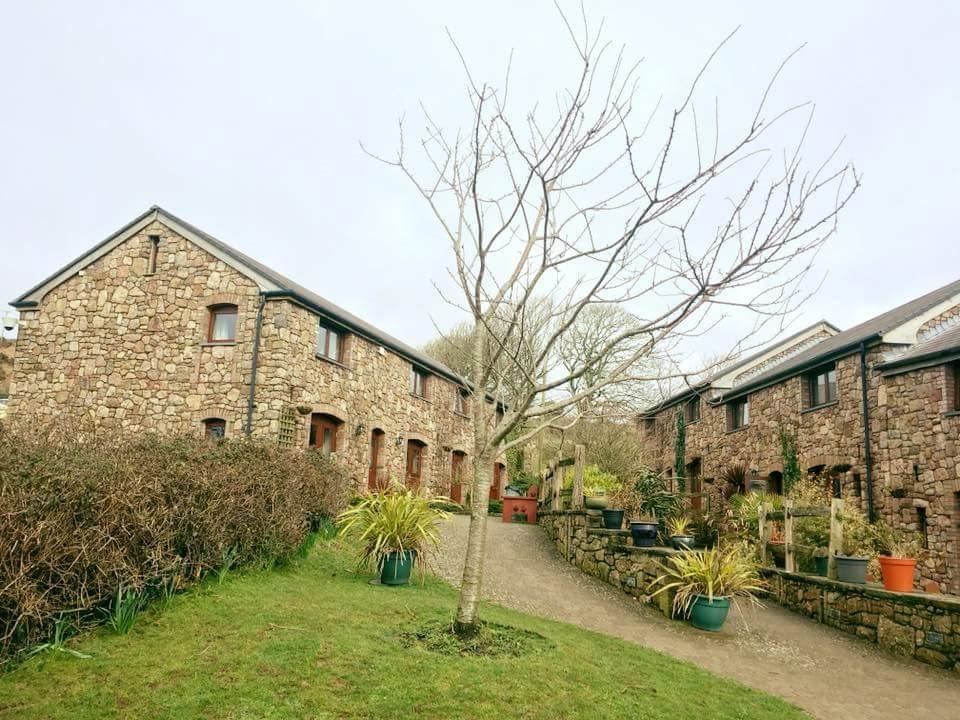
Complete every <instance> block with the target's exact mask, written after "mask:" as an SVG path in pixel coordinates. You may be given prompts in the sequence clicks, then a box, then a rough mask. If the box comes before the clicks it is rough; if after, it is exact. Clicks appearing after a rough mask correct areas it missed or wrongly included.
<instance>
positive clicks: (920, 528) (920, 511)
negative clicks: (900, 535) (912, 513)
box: [917, 507, 930, 549]
mask: <svg viewBox="0 0 960 720" xmlns="http://www.w3.org/2000/svg"><path fill="white" fill-rule="evenodd" d="M917 532H919V533H920V542H921V543H923V547H924V549H926V548H928V547H930V544H929V541H928V537H927V509H926V508H925V507H918V508H917Z"/></svg>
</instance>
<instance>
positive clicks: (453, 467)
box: [450, 450, 467, 503]
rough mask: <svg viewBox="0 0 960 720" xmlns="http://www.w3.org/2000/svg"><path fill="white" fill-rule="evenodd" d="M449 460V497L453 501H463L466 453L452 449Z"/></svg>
mask: <svg viewBox="0 0 960 720" xmlns="http://www.w3.org/2000/svg"><path fill="white" fill-rule="evenodd" d="M451 458H452V459H451V461H450V499H451V500H453V501H454V502H455V503H462V502H463V466H464V462H465V461H466V458H467V455H466V453H462V452H460V451H458V450H454V451H453V453H452V455H451Z"/></svg>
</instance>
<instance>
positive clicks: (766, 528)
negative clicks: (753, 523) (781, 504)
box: [758, 503, 773, 565]
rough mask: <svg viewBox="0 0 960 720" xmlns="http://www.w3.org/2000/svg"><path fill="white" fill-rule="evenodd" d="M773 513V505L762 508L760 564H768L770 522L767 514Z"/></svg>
mask: <svg viewBox="0 0 960 720" xmlns="http://www.w3.org/2000/svg"><path fill="white" fill-rule="evenodd" d="M772 511H773V504H772V503H763V505H761V506H760V510H759V511H758V514H759V525H760V564H761V565H766V564H767V552H768V551H769V550H770V548H769V545H770V522H768V521H767V513H769V512H772Z"/></svg>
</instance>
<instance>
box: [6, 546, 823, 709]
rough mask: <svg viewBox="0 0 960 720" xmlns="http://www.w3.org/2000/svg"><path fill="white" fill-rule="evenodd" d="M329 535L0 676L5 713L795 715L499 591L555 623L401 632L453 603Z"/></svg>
mask: <svg viewBox="0 0 960 720" xmlns="http://www.w3.org/2000/svg"><path fill="white" fill-rule="evenodd" d="M367 579H368V578H367V577H364V576H359V575H357V574H355V573H354V572H353V571H352V569H351V566H350V565H349V563H348V561H347V560H346V559H345V558H344V556H343V554H342V553H341V552H339V551H338V550H337V549H336V547H335V546H333V545H319V546H318V547H317V548H316V549H315V550H314V551H313V553H312V554H311V555H310V557H309V558H308V559H306V560H303V561H301V562H299V563H298V564H297V565H296V566H294V567H292V568H289V569H285V570H273V571H256V572H252V571H251V572H248V573H243V574H236V575H232V576H230V577H229V578H228V579H227V580H226V581H225V582H224V583H222V584H219V585H218V584H216V583H215V582H212V583H209V584H207V585H204V586H202V587H201V588H199V589H197V590H194V591H192V592H190V593H187V594H184V595H181V596H178V597H176V598H175V599H174V600H173V601H172V602H171V604H170V605H169V607H168V608H167V609H166V610H165V611H163V612H155V611H149V612H147V613H146V614H145V615H143V616H141V617H140V618H139V619H138V621H137V624H136V626H135V627H134V629H133V630H132V631H131V632H130V634H128V635H125V636H117V635H113V634H110V633H109V632H108V631H107V630H98V631H96V632H94V633H89V634H86V635H84V636H82V637H80V638H77V639H75V640H74V641H73V642H71V643H70V647H72V648H75V649H78V650H82V651H83V652H85V653H90V654H92V655H93V657H92V658H91V659H80V658H76V657H72V656H70V655H67V654H66V653H60V652H51V653H46V654H44V655H41V656H37V657H35V658H33V659H31V660H30V661H28V662H27V663H25V664H24V665H22V666H21V667H19V668H18V669H16V670H15V671H13V672H12V673H9V674H7V675H4V676H0V717H2V718H18V720H31V719H39V718H44V719H46V718H71V719H83V718H195V717H196V718H238V719H239V718H497V719H498V720H504V719H505V718H514V717H516V718H637V719H639V718H670V719H671V720H674V719H675V720H680V719H681V718H691V719H695V720H707V719H708V718H709V719H715V718H744V719H746V718H758V719H759V718H776V719H777V720H788V719H789V718H799V717H806V716H804V715H803V714H802V713H801V712H800V711H799V710H797V709H795V708H793V707H792V706H789V705H787V704H786V703H784V702H783V701H781V700H778V699H776V698H773V697H770V696H767V695H764V694H762V693H759V692H756V691H754V690H750V689H748V688H746V687H744V686H742V685H739V684H737V683H735V682H732V681H729V680H724V679H720V678H718V677H716V676H714V675H711V674H709V673H707V672H705V671H702V670H699V669H697V668H695V667H693V666H691V665H688V664H685V663H682V662H680V661H677V660H673V659H671V658H668V657H666V656H664V655H661V654H659V653H656V652H653V651H651V650H646V649H644V648H641V647H638V646H636V645H632V644H630V643H627V642H623V641H621V640H618V639H614V638H609V637H606V636H603V635H598V634H596V633H591V632H587V631H585V630H581V629H579V628H576V627H574V626H572V625H564V624H561V623H556V622H551V621H548V620H541V619H539V618H535V617H531V616H529V615H524V614H522V613H518V612H513V611H510V610H507V609H505V608H501V607H499V606H485V607H484V608H483V616H484V617H485V618H486V619H488V620H490V621H492V622H496V623H505V624H509V625H512V626H515V627H520V628H524V629H527V630H531V631H534V632H537V633H540V634H542V635H544V636H546V637H547V638H548V639H549V641H550V643H551V644H552V647H548V648H542V649H540V650H539V651H538V652H536V653H534V654H531V655H527V656H525V657H521V658H498V659H491V658H486V657H459V656H456V657H450V656H445V655H439V654H435V653H432V652H429V651H427V650H423V649H420V648H418V647H413V648H409V647H404V645H403V644H401V642H400V639H399V638H400V635H401V633H402V632H403V631H405V630H409V629H411V628H412V627H414V626H418V625H423V624H425V623H429V622H430V621H434V620H439V619H446V618H449V617H451V615H452V611H453V608H454V604H455V598H456V593H455V591H454V590H453V589H452V588H451V587H450V586H448V585H446V584H444V583H442V582H440V581H439V580H435V579H432V578H428V579H427V580H426V581H425V582H424V584H422V585H412V586H409V587H405V588H386V587H380V586H371V585H369V584H368V583H367Z"/></svg>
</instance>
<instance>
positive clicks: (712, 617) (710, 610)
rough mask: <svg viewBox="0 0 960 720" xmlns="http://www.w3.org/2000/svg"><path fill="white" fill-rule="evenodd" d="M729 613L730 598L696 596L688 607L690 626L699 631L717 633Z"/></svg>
mask: <svg viewBox="0 0 960 720" xmlns="http://www.w3.org/2000/svg"><path fill="white" fill-rule="evenodd" d="M729 612H730V598H725V597H716V596H714V598H713V600H712V601H711V600H710V598H708V597H707V596H706V595H697V597H696V599H695V600H694V601H693V604H692V605H691V606H690V624H691V625H693V626H694V627H695V628H699V629H700V630H707V631H709V632H719V631H720V628H721V627H723V623H724V622H725V621H726V619H727V613H729Z"/></svg>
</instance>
